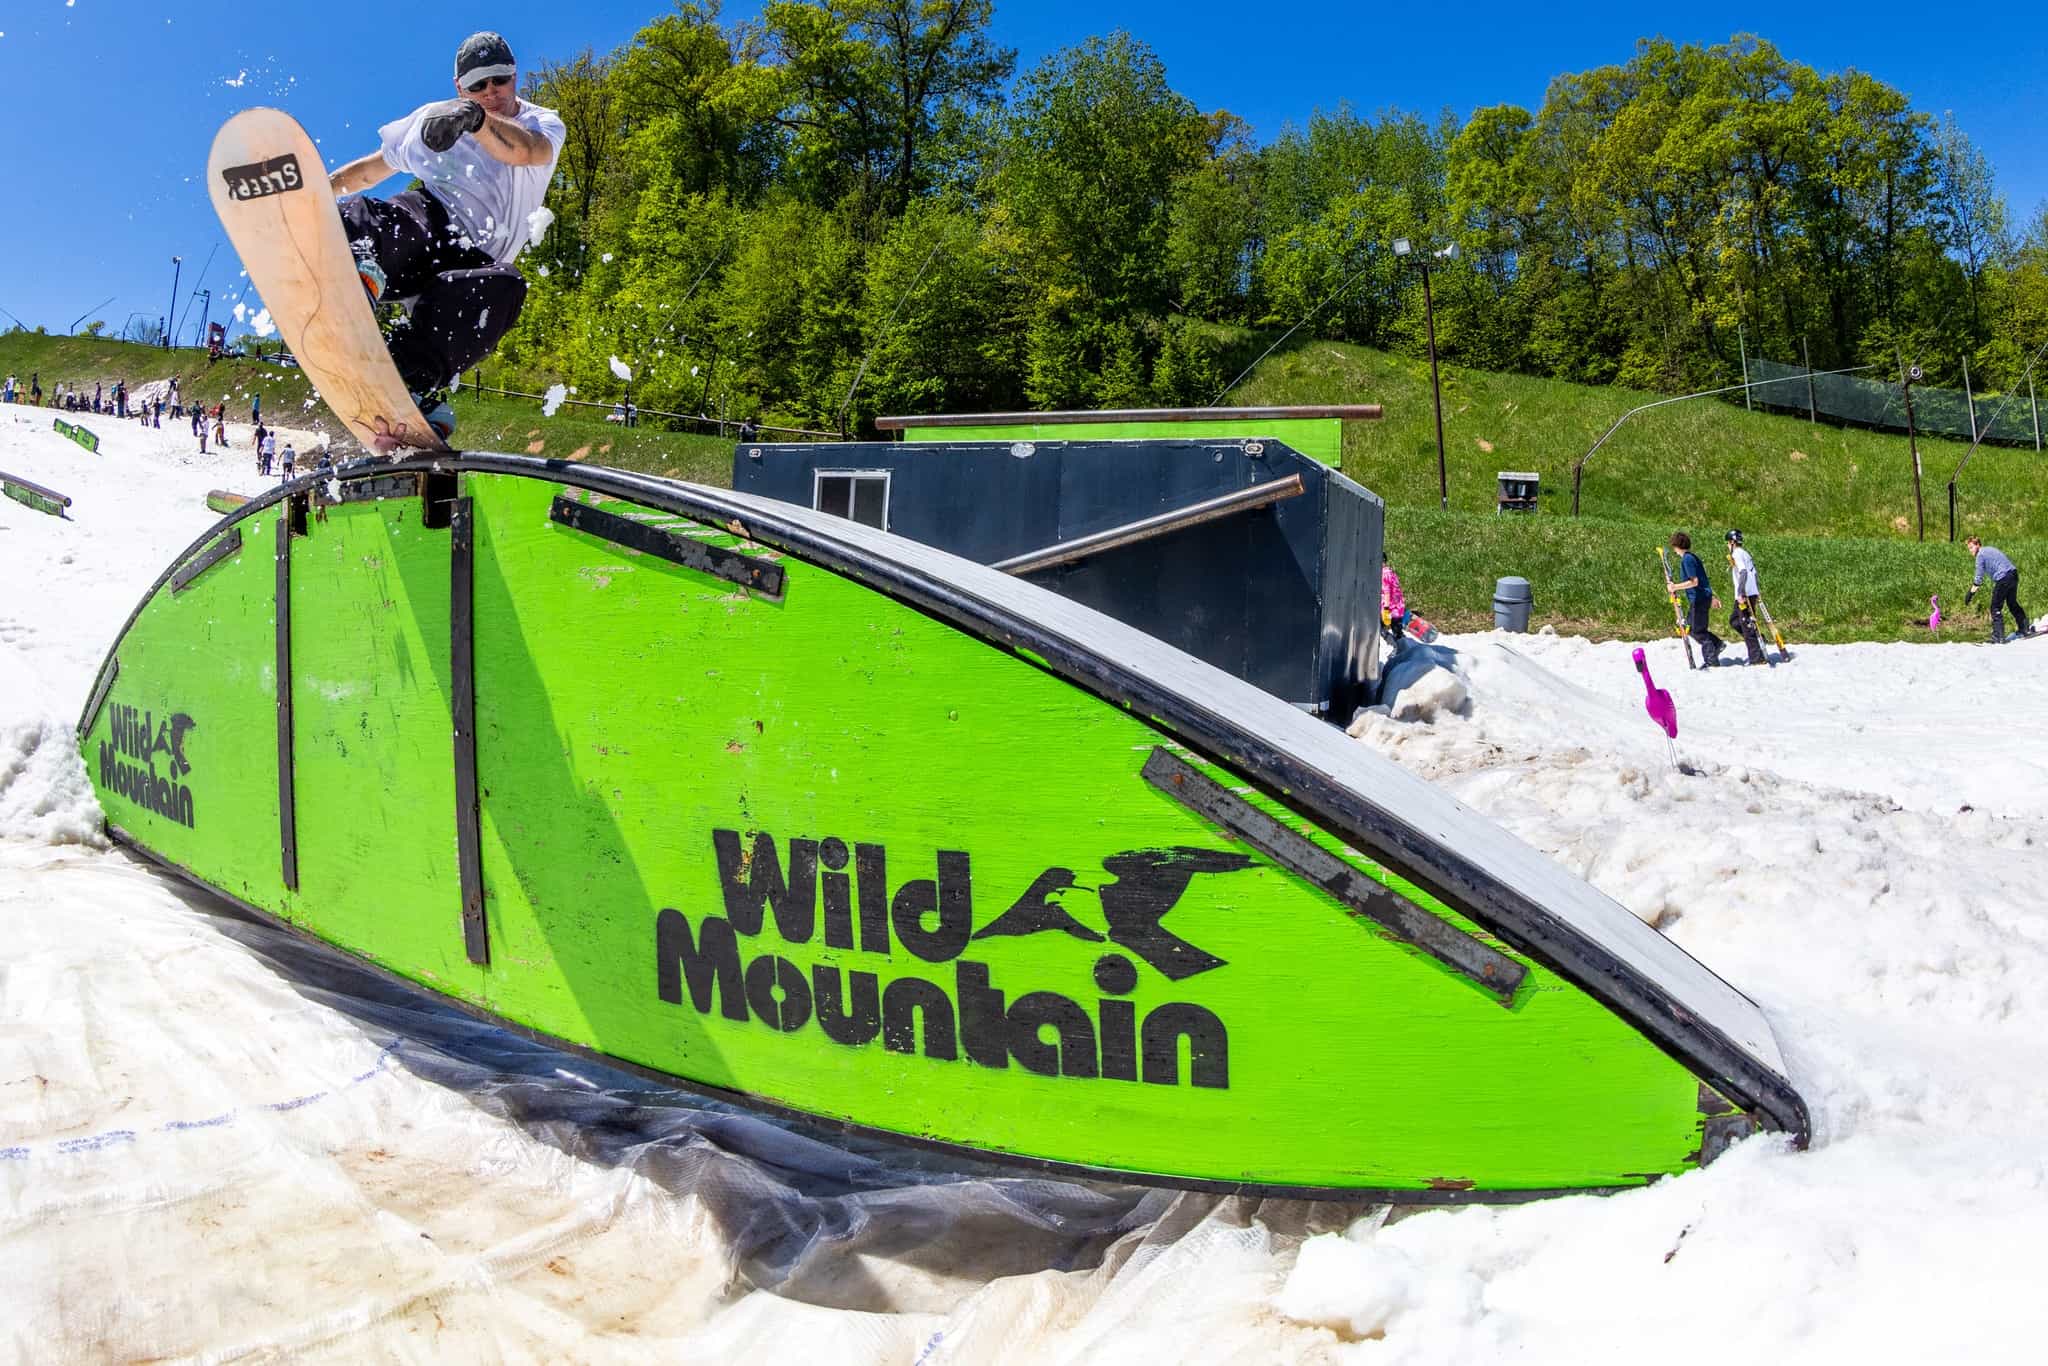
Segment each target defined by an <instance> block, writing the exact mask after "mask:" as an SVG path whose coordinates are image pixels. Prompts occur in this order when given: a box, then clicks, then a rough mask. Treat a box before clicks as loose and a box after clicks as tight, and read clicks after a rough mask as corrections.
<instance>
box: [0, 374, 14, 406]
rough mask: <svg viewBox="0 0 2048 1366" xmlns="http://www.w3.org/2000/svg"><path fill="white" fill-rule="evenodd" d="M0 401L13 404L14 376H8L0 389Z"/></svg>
mask: <svg viewBox="0 0 2048 1366" xmlns="http://www.w3.org/2000/svg"><path fill="white" fill-rule="evenodd" d="M0 399H5V400H6V401H7V402H9V403H12V402H14V376H12V375H9V376H8V377H7V383H6V385H5V386H4V387H0Z"/></svg>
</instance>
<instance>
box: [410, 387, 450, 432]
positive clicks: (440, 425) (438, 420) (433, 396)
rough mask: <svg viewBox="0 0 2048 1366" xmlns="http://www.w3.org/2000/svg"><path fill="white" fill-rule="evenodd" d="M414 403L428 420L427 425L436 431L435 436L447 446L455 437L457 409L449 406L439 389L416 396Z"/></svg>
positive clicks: (421, 414) (414, 396) (413, 399)
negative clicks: (450, 439) (452, 437)
mask: <svg viewBox="0 0 2048 1366" xmlns="http://www.w3.org/2000/svg"><path fill="white" fill-rule="evenodd" d="M412 401H413V403H414V404H415V405H416V406H417V407H418V408H419V410H420V416H421V417H423V418H425V419H426V420H427V425H428V426H429V427H432V428H433V429H434V435H436V436H438V437H440V438H441V441H442V444H443V445H446V444H447V441H448V438H449V437H451V436H453V435H455V409H453V408H451V407H450V406H449V405H448V400H447V399H446V398H445V397H443V396H442V394H441V391H440V390H438V389H430V390H428V391H427V392H426V393H423V394H414V395H413V396H412Z"/></svg>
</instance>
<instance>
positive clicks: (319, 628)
mask: <svg viewBox="0 0 2048 1366" xmlns="http://www.w3.org/2000/svg"><path fill="white" fill-rule="evenodd" d="M309 530H310V533H311V534H309V535H308V536H306V537H304V538H301V539H299V540H297V541H296V542H295V543H294V545H293V558H292V700H293V705H292V714H293V732H294V740H295V744H294V747H293V752H294V755H295V759H296V762H295V770H296V774H295V776H296V781H297V797H298V839H299V887H298V893H297V895H296V896H293V897H291V898H289V900H288V902H287V903H286V906H287V911H288V914H289V915H290V916H291V918H292V919H293V921H294V922H295V923H297V924H299V925H301V926H303V927H304V928H306V929H309V930H312V931H313V932H315V933H316V934H319V935H320V936H321V937H322V938H324V939H327V940H329V941H331V942H335V943H339V944H343V945H346V946H347V947H349V948H351V949H353V950H354V951H355V952H357V953H360V954H362V955H363V956H365V957H367V958H370V959H372V960H374V961H376V962H379V963H382V964H384V965H385V966H386V967H389V968H392V969H393V970H395V971H398V972H400V973H402V974H403V975H405V976H407V977H411V978H413V979H415V980H417V981H421V982H424V983H426V984H428V985H430V986H435V987H440V988H447V987H450V986H453V985H458V984H459V985H460V986H461V987H462V988H463V989H464V990H466V991H469V992H472V993H473V992H474V991H476V990H477V983H478V978H479V974H478V970H477V969H476V968H475V967H473V966H472V965H471V964H470V963H469V961H468V958H467V955H466V954H465V953H464V950H463V942H462V935H461V932H460V930H461V920H460V913H459V910H458V909H457V908H458V907H459V905H460V891H459V884H458V881H457V877H456V863H455V775H454V766H453V763H452V758H451V756H452V753H453V751H452V747H451V742H450V735H451V734H452V732H453V729H454V723H453V719H452V709H451V704H450V701H449V696H450V694H449V655H450V635H449V545H450V538H449V533H448V531H447V529H446V528H445V527H443V528H437V529H429V528H427V527H424V526H422V525H421V504H420V502H419V501H418V500H417V499H411V498H387V499H381V500H378V501H375V502H362V503H346V504H341V505H339V506H333V507H328V508H326V509H325V510H324V512H323V514H322V516H321V518H320V520H318V521H316V522H315V523H314V524H313V526H312V527H311V528H310V529H309Z"/></svg>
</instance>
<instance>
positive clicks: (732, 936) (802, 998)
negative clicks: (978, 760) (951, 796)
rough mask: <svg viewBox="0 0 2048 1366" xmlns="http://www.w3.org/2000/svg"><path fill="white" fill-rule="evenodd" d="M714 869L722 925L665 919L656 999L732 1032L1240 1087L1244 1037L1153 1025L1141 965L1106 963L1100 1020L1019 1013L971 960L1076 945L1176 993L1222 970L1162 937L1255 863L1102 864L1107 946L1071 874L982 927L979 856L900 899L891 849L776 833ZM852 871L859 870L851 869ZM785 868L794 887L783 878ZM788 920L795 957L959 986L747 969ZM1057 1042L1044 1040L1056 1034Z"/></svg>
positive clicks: (1139, 855) (1173, 1008)
mask: <svg viewBox="0 0 2048 1366" xmlns="http://www.w3.org/2000/svg"><path fill="white" fill-rule="evenodd" d="M712 848H713V853H714V855H715V857H716V858H717V861H718V884H719V888H720V891H721V892H722V893H723V897H724V902H725V906H724V910H725V914H723V915H705V916H698V917H696V918H695V924H694V925H693V923H692V917H691V916H688V915H686V914H684V913H683V912H682V911H680V910H677V909H675V908H674V907H664V908H663V909H662V910H661V911H660V913H659V914H658V915H656V917H655V957H656V982H657V991H658V993H659V995H660V997H661V999H662V1000H664V1001H667V1002H669V1003H671V1004H674V1005H682V1004H683V1003H684V1000H685V996H686V995H687V999H688V1001H689V1004H690V1005H691V1006H692V1007H694V1008H695V1009H696V1010H697V1012H698V1013H699V1014H703V1015H709V1014H712V1013H713V1012H714V1011H716V1012H717V1013H718V1014H720V1015H722V1016H723V1017H724V1018H726V1019H729V1020H735V1021H748V1020H752V1021H757V1022H759V1023H762V1024H765V1025H768V1026H770V1027H772V1028H774V1029H778V1030H781V1031H782V1032H784V1033H795V1032H796V1031H798V1030H801V1029H803V1028H804V1027H805V1026H806V1025H808V1024H810V1023H812V1022H813V1021H815V1022H816V1024H817V1027H818V1029H819V1030H820V1031H822V1032H823V1033H824V1035H825V1037H826V1038H828V1039H830V1040H832V1041H833V1042H834V1043H838V1044H844V1045H848V1046H853V1047H859V1046H864V1045H867V1044H871V1043H873V1042H874V1041H875V1040H876V1039H877V1038H879V1039H880V1040H881V1043H882V1047H883V1048H885V1049H887V1050H889V1051H890V1052H894V1053H921V1054H922V1055H923V1056H925V1057H927V1058H931V1059H934V1060H939V1061H945V1062H953V1061H957V1060H958V1059H959V1058H960V1057H961V1055H962V1054H965V1055H966V1057H967V1059H968V1060H969V1061H971V1062H974V1063H978V1064H980V1065H981V1066H984V1067H991V1068H1006V1067H1008V1066H1009V1065H1010V1064H1011V1063H1012V1062H1015V1063H1016V1064H1017V1065H1018V1066H1019V1067H1021V1068H1023V1069H1024V1070H1025V1071H1027V1072H1035V1073H1037V1074H1039V1075H1041V1076H1048V1077H1089V1078H1098V1077H1099V1078H1102V1079H1105V1080H1110V1081H1146V1082H1152V1083H1154V1084H1157V1085H1165V1086H1174V1085H1179V1084H1180V1081H1181V1056H1182V1053H1183V1052H1185V1053H1186V1056H1187V1080H1188V1083H1189V1084H1190V1085H1194V1086H1204V1087H1219V1088H1227V1087H1228V1086H1229V1085H1230V1035H1229V1031H1228V1030H1227V1029H1226V1028H1225V1027H1224V1023H1223V1021H1222V1020H1221V1019H1220V1018H1218V1016H1217V1015H1216V1014H1215V1012H1214V1011H1211V1010H1209V1009H1208V1008H1207V1007H1205V1006H1201V1005H1197V1004H1194V1003H1192V1002H1188V1001H1169V1002H1166V1003H1165V1004H1162V1005H1158V1006H1155V1007H1153V1008H1152V1009H1151V1010H1149V1011H1147V1012H1145V1015H1144V1017H1143V1019H1140V1018H1139V1016H1138V1010H1137V1005H1136V1003H1135V1002H1133V1001H1129V1000H1123V999H1118V998H1121V997H1127V996H1129V995H1130V994H1131V993H1132V992H1133V991H1135V990H1136V989H1137V986H1138V969H1137V965H1136V964H1135V963H1133V962H1132V959H1131V957H1126V956H1125V954H1124V953H1118V952H1110V953H1105V954H1103V955H1102V956H1101V957H1099V958H1098V959H1097V960H1096V962H1095V967H1094V972H1093V981H1094V986H1095V989H1096V990H1097V991H1098V992H1099V993H1101V995H1100V997H1099V998H1098V999H1096V1000H1095V1001H1093V1002H1092V1009H1091V1008H1090V1006H1087V1005H1084V1004H1082V1003H1081V1002H1078V1001H1075V1000H1073V999H1071V998H1070V997H1068V996H1065V995H1063V994H1061V993H1059V992H1055V991H1026V992H1023V993H1022V994H1020V995H1018V996H1016V997H1015V998H1010V997H1009V996H1008V995H1007V994H1006V993H1005V992H1004V991H1003V990H1001V989H998V988H997V986H996V985H995V984H994V982H993V980H992V979H991V974H990V970H989V966H988V964H986V963H981V962H976V961H974V960H972V959H969V958H966V957H964V956H963V955H965V954H966V952H967V950H968V948H969V946H970V945H971V944H973V943H975V942H976V941H982V940H990V939H998V938H1003V937H1010V936H1020V935H1031V934H1045V933H1053V934H1065V935H1067V936H1069V937H1071V938H1074V939H1077V940H1081V941H1083V942H1087V943H1100V944H1108V945H1113V946H1114V947H1115V948H1117V949H1122V950H1126V951H1127V952H1128V953H1129V954H1130V955H1132V956H1133V957H1136V958H1138V959H1140V960H1142V961H1144V962H1145V963H1147V964H1149V965H1151V966H1152V967H1153V968H1155V969H1156V970H1158V972H1159V973H1160V974H1161V975H1163V976H1164V977H1166V978H1167V980H1169V981H1172V982H1180V981H1183V980H1185V979H1187V978H1190V977H1194V976H1196V975H1198V974H1201V973H1204V972H1208V971H1210V970H1211V969H1214V968H1219V967H1222V966H1223V965H1224V961H1223V959H1221V958H1218V957H1217V956H1216V955H1214V954H1212V953H1209V952H1208V951H1207V950H1205V949H1202V948H1200V947H1198V946H1197V945H1195V944H1193V943H1191V942H1190V941H1188V940H1186V939H1184V938H1182V937H1181V936H1179V935H1177V934H1175V933H1173V932H1172V931H1171V930H1168V929H1167V928H1165V926H1164V924H1163V922H1164V920H1165V919H1166V917H1167V915H1168V914H1169V913H1170V912H1171V911H1172V910H1173V908H1174V907H1175V906H1176V905H1178V904H1179V902H1180V900H1181V898H1182V896H1183V895H1184V894H1185V893H1186V892H1187V890H1188V887H1189V885H1190V884H1191V883H1192V882H1193V880H1194V879H1195V877H1196V876H1198V875H1200V874H1203V873H1218V874H1220V873H1230V872H1236V871H1239V870H1241V869H1244V868H1248V867H1250V866H1251V862H1252V861H1251V859H1250V858H1248V857H1247V856H1245V855H1242V854H1231V853H1222V852H1218V851H1216V850H1210V849H1190V848H1172V849H1138V850H1131V851H1128V852H1125V853H1120V854H1112V855H1110V856H1109V857H1107V858H1105V859H1103V860H1102V866H1103V870H1104V871H1105V872H1107V873H1109V874H1111V881H1109V882H1108V883H1106V884H1104V885H1102V886H1101V887H1099V888H1097V889H1095V895H1096V896H1097V897H1098V898H1099V899H1100V901H1101V904H1102V914H1103V921H1104V923H1105V925H1106V927H1107V928H1106V930H1096V929H1093V928H1091V927H1090V926H1088V925H1086V924H1084V923H1083V922H1082V921H1081V920H1079V919H1078V918H1076V917H1075V916H1074V915H1073V913H1072V912H1070V911H1069V910H1067V909H1066V907H1065V906H1064V905H1063V904H1062V903H1061V901H1060V900H1059V898H1060V896H1061V895H1062V894H1063V893H1069V892H1074V891H1076V890H1078V889H1079V888H1080V883H1079V882H1078V880H1077V879H1076V877H1075V874H1074V871H1073V870H1072V869H1071V868H1062V867H1052V868H1047V869H1046V870H1045V871H1044V872H1043V873H1040V874H1039V875H1038V876H1037V877H1036V878H1034V879H1033V880H1032V882H1031V884H1030V885H1029V886H1028V887H1027V888H1026V889H1025V890H1024V893H1023V894H1022V895H1021V896H1019V897H1018V898H1017V899H1016V900H1015V901H1014V902H1012V903H1011V904H1010V906H1009V908H1008V909H1007V910H1005V911H1003V912H1002V913H1001V914H1000V915H998V916H996V917H995V919H993V920H991V921H990V922H989V923H988V924H986V925H984V926H982V927H981V928H980V929H978V930H977V929H976V928H975V927H974V878H973V871H972V867H971V863H970V860H969V857H968V855H967V854H965V853H963V852H960V851H957V850H949V849H941V850H939V851H937V857H936V860H935V861H936V865H937V866H936V869H935V871H936V873H937V876H936V877H933V878H917V879H911V880H908V881H905V882H903V883H901V884H899V885H898V886H897V887H896V888H895V889H894V893H893V895H892V894H891V890H890V887H889V872H888V861H889V851H888V849H887V848H886V847H884V846H883V845H879V844H855V845H853V846H852V847H851V848H850V849H849V848H848V846H847V844H846V842H845V841H844V840H840V839H836V838H831V839H823V840H812V839H791V840H788V841H786V852H787V863H786V864H785V862H784V858H783V854H784V850H782V849H778V848H777V845H776V840H775V837H774V836H773V835H770V834H767V833H766V832H756V833H755V834H754V835H753V839H752V842H751V844H748V843H746V842H745V841H743V839H742V837H741V835H740V832H739V831H737V830H714V831H713V832H712ZM849 864H850V865H851V866H850V867H849ZM785 869H786V871H785ZM771 920H772V921H773V931H774V934H775V936H776V937H777V938H779V939H780V940H781V941H782V943H783V944H785V945H789V946H803V945H808V944H811V943H813V942H814V941H819V940H822V943H823V945H824V947H826V948H828V949H838V950H849V951H855V952H859V953H862V954H871V955H874V956H876V957H878V958H885V959H886V958H891V957H894V956H895V950H896V949H898V948H901V949H904V950H907V951H908V953H909V955H910V957H911V958H913V959H916V960H919V962H917V963H909V964H906V965H905V966H908V967H911V968H917V967H918V966H919V965H920V963H925V964H933V965H939V964H947V963H950V964H952V966H953V974H952V981H951V982H950V983H944V982H942V981H934V980H932V979H931V978H930V977H927V976H923V975H914V974H905V973H900V972H899V973H893V974H891V975H890V976H889V978H888V980H887V981H886V982H885V981H884V980H883V977H882V975H881V974H880V973H878V972H862V971H857V970H854V969H851V968H842V967H839V966H836V965H831V964H824V963H817V964H813V965H812V966H811V967H810V969H809V971H808V972H807V971H806V970H805V969H804V968H803V967H802V966H800V965H799V964H797V963H795V962H793V961H791V960H790V959H789V958H787V957H784V956H782V955H781V954H778V953H774V952H771V951H766V950H765V949H764V951H762V952H760V953H758V954H756V955H755V956H753V957H751V958H748V957H747V956H745V955H744V954H743V953H742V952H741V938H742V936H744V937H745V938H746V939H747V940H749V941H758V940H759V939H760V938H761V937H762V935H763V934H764V932H765V931H767V930H768V928H769V922H770V921H771ZM1048 1030H1049V1031H1050V1032H1051V1034H1052V1038H1050V1039H1049V1038H1047V1037H1046V1034H1047V1031H1048Z"/></svg>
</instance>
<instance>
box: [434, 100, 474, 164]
mask: <svg viewBox="0 0 2048 1366" xmlns="http://www.w3.org/2000/svg"><path fill="white" fill-rule="evenodd" d="M483 126H484V107H483V106H482V105H480V104H478V103H477V102H476V101H475V100H443V101H441V102H440V103H439V104H436V105H432V106H430V107H429V112H428V114H427V116H426V117H425V118H424V119H421V120H420V141H421V142H424V143H426V144H427V150H428V151H431V152H445V151H447V150H448V149H449V148H450V147H453V146H454V145H455V143H456V140H457V139H458V138H460V137H461V136H462V135H463V134H464V133H474V132H475V131H476V130H477V129H479V128H481V127H483Z"/></svg>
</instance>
